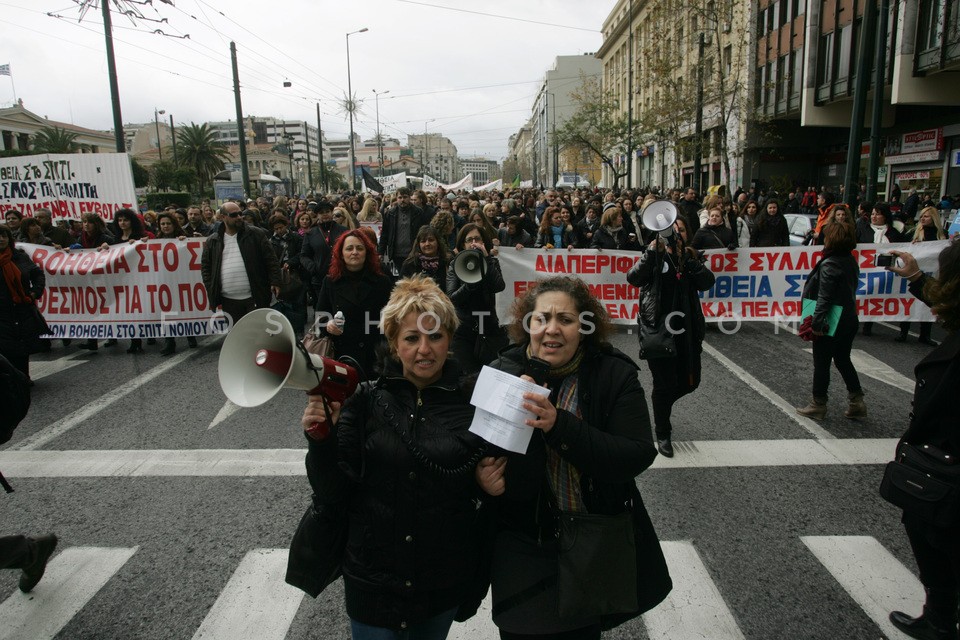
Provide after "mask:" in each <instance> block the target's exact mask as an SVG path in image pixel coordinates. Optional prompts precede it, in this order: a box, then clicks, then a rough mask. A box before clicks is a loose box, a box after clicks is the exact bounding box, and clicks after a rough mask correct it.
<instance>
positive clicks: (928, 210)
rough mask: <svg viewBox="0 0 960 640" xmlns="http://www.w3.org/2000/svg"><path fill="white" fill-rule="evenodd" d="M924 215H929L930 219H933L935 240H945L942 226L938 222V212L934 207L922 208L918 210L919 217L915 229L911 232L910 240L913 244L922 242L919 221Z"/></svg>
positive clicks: (945, 236)
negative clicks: (935, 233)
mask: <svg viewBox="0 0 960 640" xmlns="http://www.w3.org/2000/svg"><path fill="white" fill-rule="evenodd" d="M925 213H929V214H930V218H932V219H933V226H935V227H936V228H937V240H946V239H947V234H946V233H944V231H943V224H942V223H941V222H940V212H939V211H937V209H936V207H924V208H923V209H921V210H920V216H919V217H918V218H917V229H916V230H915V231H914V232H913V238H912V240H913V241H914V242H922V241H923V225H922V224H920V220H921V219H922V218H923V214H925Z"/></svg>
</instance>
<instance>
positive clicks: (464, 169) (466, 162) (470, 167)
mask: <svg viewBox="0 0 960 640" xmlns="http://www.w3.org/2000/svg"><path fill="white" fill-rule="evenodd" d="M460 171H461V175H460V178H464V177H466V176H467V175H469V174H473V185H474V186H475V187H479V186H480V185H483V184H487V183H488V182H493V181H494V180H498V179H500V177H501V173H500V165H499V163H498V162H497V161H496V160H487V159H486V158H460ZM457 179H458V180H459V178H457ZM451 182H453V181H452V180H451Z"/></svg>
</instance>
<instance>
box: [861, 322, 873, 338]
mask: <svg viewBox="0 0 960 640" xmlns="http://www.w3.org/2000/svg"><path fill="white" fill-rule="evenodd" d="M863 335H865V336H872V335H873V323H872V322H864V323H863Z"/></svg>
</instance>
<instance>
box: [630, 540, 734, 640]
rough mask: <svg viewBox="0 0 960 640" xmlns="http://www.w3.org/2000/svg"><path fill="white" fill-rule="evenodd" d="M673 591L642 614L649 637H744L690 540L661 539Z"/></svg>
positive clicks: (664, 639)
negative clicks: (663, 540)
mask: <svg viewBox="0 0 960 640" xmlns="http://www.w3.org/2000/svg"><path fill="white" fill-rule="evenodd" d="M660 546H661V548H662V549H663V555H664V556H665V557H666V559H667V566H668V567H669V568H670V577H671V578H672V579H673V590H672V591H671V592H670V595H668V596H667V599H666V600H664V601H663V602H661V603H660V604H659V605H658V606H657V607H656V608H654V609H652V610H650V611H648V612H647V613H645V614H643V623H644V625H646V627H647V634H648V635H649V637H650V640H670V639H672V638H684V639H685V640H686V639H690V640H693V639H694V638H705V639H706V638H709V639H710V640H743V633H742V632H741V631H740V627H739V626H738V625H737V621H736V620H735V619H734V617H733V614H732V613H730V609H729V608H728V607H727V604H726V602H724V601H723V596H722V595H720V591H719V590H718V589H717V585H716V584H714V582H713V579H712V578H711V577H710V573H709V572H708V571H707V568H706V566H704V564H703V561H702V560H701V559H700V555H699V554H698V553H697V550H696V549H695V548H694V546H693V544H692V543H690V542H661V543H660Z"/></svg>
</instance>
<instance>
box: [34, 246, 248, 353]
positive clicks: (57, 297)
mask: <svg viewBox="0 0 960 640" xmlns="http://www.w3.org/2000/svg"><path fill="white" fill-rule="evenodd" d="M204 242H205V239H204V238H195V239H194V238H191V239H188V240H183V241H180V240H150V241H149V242H136V243H134V244H126V243H124V244H118V245H114V246H112V247H110V248H109V249H107V250H105V251H98V250H96V249H79V250H72V251H62V250H56V249H53V248H51V247H46V246H40V245H33V244H18V245H17V246H18V247H20V248H22V249H23V250H25V251H26V252H27V254H28V255H29V256H30V258H31V259H32V260H33V261H34V262H35V263H36V264H38V265H39V266H40V267H41V268H42V269H43V271H44V274H45V276H46V280H47V284H46V289H45V291H44V294H43V296H42V297H41V298H40V300H39V301H38V302H37V305H38V307H39V309H40V312H41V313H42V314H43V317H44V318H46V320H47V324H48V325H50V328H51V330H52V333H51V335H52V336H53V337H56V338H94V339H108V338H119V339H124V338H166V337H185V336H200V335H208V334H213V333H224V332H225V331H226V330H227V329H229V324H230V323H229V321H228V320H227V319H226V318H225V317H224V316H223V315H222V314H214V312H213V311H211V310H210V305H209V303H208V301H207V290H206V288H205V287H204V286H203V281H202V278H201V274H200V258H201V255H202V254H203V244H204Z"/></svg>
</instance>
